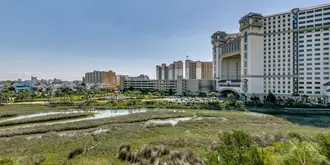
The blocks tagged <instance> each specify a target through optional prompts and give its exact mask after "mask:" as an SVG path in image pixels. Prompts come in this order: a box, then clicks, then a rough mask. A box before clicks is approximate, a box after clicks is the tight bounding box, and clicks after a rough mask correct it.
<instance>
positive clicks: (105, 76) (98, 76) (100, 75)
mask: <svg viewBox="0 0 330 165" xmlns="http://www.w3.org/2000/svg"><path fill="white" fill-rule="evenodd" d="M83 80H84V82H85V83H86V84H100V85H102V86H104V87H106V88H115V87H116V86H118V81H117V76H116V72H113V71H111V70H110V71H96V70H95V71H93V72H88V73H85V77H84V79H83Z"/></svg>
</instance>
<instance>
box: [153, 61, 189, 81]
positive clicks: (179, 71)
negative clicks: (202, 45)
mask: <svg viewBox="0 0 330 165" xmlns="http://www.w3.org/2000/svg"><path fill="white" fill-rule="evenodd" d="M178 76H183V62H182V61H174V62H173V63H172V64H170V65H168V66H166V64H165V63H163V64H161V65H156V79H157V80H176V79H177V77H178Z"/></svg>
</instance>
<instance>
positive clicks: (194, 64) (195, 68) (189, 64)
mask: <svg viewBox="0 0 330 165" xmlns="http://www.w3.org/2000/svg"><path fill="white" fill-rule="evenodd" d="M212 72H213V63H212V62H202V61H191V60H186V62H185V78H186V79H203V80H211V79H212Z"/></svg>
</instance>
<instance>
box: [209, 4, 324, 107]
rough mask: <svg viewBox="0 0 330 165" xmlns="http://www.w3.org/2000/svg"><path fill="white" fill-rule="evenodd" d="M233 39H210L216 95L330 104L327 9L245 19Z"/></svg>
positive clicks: (223, 35)
mask: <svg viewBox="0 0 330 165" xmlns="http://www.w3.org/2000/svg"><path fill="white" fill-rule="evenodd" d="M239 23H240V29H239V33H237V34H226V33H225V32H221V31H219V32H216V33H214V34H213V35H212V37H211V38H212V44H213V62H214V75H213V77H214V79H215V80H216V81H217V82H216V89H217V90H218V91H220V92H225V91H231V92H235V93H237V94H239V95H240V96H243V98H246V99H250V97H251V96H253V95H258V96H259V97H260V99H263V98H264V96H266V95H267V94H268V93H269V92H271V93H273V94H275V95H276V96H277V97H292V96H294V97H295V96H303V95H307V96H309V97H311V98H313V99H316V100H319V101H324V102H328V101H330V100H329V99H330V92H328V91H330V90H329V88H330V80H329V76H330V75H329V72H330V69H329V67H330V65H329V62H330V60H329V57H330V55H329V53H330V51H329V48H330V46H329V42H330V41H329V33H330V31H329V28H330V4H327V5H320V6H315V7H310V8H303V9H299V8H295V9H292V10H291V11H287V12H282V13H277V14H272V15H267V16H263V15H261V14H257V13H249V14H247V15H245V16H244V17H242V18H241V19H240V20H239Z"/></svg>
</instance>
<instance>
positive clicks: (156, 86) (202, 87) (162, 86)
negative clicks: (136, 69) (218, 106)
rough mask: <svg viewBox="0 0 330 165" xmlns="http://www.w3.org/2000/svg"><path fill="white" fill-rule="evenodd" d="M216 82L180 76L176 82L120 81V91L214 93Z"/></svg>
mask: <svg viewBox="0 0 330 165" xmlns="http://www.w3.org/2000/svg"><path fill="white" fill-rule="evenodd" d="M214 86H215V81H214V80H196V79H195V80H189V79H183V77H182V76H178V78H177V79H176V80H129V79H128V80H127V79H122V80H121V81H120V90H121V91H126V90H130V89H133V90H141V91H170V90H172V91H173V92H176V93H178V94H180V95H181V94H183V92H201V91H203V92H212V91H214Z"/></svg>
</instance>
